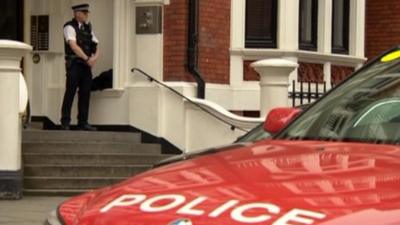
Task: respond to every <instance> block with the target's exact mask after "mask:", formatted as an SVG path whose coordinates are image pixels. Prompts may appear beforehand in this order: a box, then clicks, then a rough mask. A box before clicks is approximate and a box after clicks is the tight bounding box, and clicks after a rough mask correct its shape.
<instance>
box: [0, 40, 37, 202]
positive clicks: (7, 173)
mask: <svg viewBox="0 0 400 225" xmlns="http://www.w3.org/2000/svg"><path fill="white" fill-rule="evenodd" d="M31 50H32V47H31V46H29V45H27V44H24V43H20V42H16V41H9V40H0V106H1V107H0V198H19V197H20V195H21V190H20V188H21V183H20V182H21V180H22V179H21V177H19V175H21V174H22V173H21V123H20V118H19V74H20V72H21V64H20V62H21V58H22V57H23V56H25V55H26V53H27V52H28V51H31ZM10 177H11V178H10Z"/></svg>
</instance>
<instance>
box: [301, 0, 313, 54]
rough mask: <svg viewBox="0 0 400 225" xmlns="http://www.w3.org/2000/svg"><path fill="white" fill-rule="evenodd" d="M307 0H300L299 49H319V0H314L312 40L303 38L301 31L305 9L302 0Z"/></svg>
mask: <svg viewBox="0 0 400 225" xmlns="http://www.w3.org/2000/svg"><path fill="white" fill-rule="evenodd" d="M302 1H306V0H300V2H299V49H301V50H306V51H317V49H318V0H310V1H312V2H311V3H312V6H311V41H307V40H302V35H301V31H302V29H303V27H302V18H303V11H302V8H301V2H302Z"/></svg>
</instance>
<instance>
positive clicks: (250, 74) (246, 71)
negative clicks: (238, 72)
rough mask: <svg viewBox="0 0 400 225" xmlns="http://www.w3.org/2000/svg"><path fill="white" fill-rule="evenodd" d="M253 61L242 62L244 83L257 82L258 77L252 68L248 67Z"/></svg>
mask: <svg viewBox="0 0 400 225" xmlns="http://www.w3.org/2000/svg"><path fill="white" fill-rule="evenodd" d="M253 62H254V61H244V62H243V80H245V81H259V80H260V75H259V74H258V73H257V71H255V70H254V68H253V67H251V66H250V64H252V63H253Z"/></svg>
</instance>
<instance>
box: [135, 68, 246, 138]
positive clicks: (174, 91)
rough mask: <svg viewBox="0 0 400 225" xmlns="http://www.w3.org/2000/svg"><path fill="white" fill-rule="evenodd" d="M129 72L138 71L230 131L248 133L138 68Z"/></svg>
mask: <svg viewBox="0 0 400 225" xmlns="http://www.w3.org/2000/svg"><path fill="white" fill-rule="evenodd" d="M131 71H132V72H135V71H138V72H139V73H140V74H141V75H143V76H145V77H146V78H147V79H148V80H149V81H150V82H155V83H157V84H159V85H161V86H162V87H164V88H166V89H168V90H170V91H171V92H173V93H175V94H176V95H178V96H180V97H181V98H183V99H185V100H186V101H188V102H189V103H190V104H192V105H194V106H196V107H198V108H199V109H201V110H202V111H204V112H205V113H207V114H208V115H210V116H212V117H214V118H216V119H217V120H219V121H221V122H223V123H225V124H227V125H229V126H230V127H231V130H235V129H238V130H241V131H244V132H248V130H246V129H244V128H241V127H238V126H236V125H234V124H231V123H229V122H228V121H225V120H223V119H222V118H220V117H218V116H216V115H214V114H213V113H211V112H210V111H208V110H207V109H206V108H204V107H203V106H202V105H200V104H198V103H197V102H194V101H192V100H191V99H190V98H188V97H186V96H184V95H183V94H181V93H179V92H178V91H177V90H175V89H173V88H171V87H170V86H168V85H165V84H164V83H162V82H160V81H158V80H157V79H155V78H154V77H152V76H151V75H149V74H148V73H146V72H144V71H143V70H141V69H139V68H132V70H131Z"/></svg>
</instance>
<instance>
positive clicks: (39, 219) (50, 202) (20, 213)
mask: <svg viewBox="0 0 400 225" xmlns="http://www.w3.org/2000/svg"><path fill="white" fill-rule="evenodd" d="M66 199H68V198H65V197H33V196H26V197H24V198H23V199H22V200H15V201H6V200H0V224H1V225H43V222H44V221H45V219H46V217H47V215H48V214H49V213H50V211H52V210H54V209H56V208H57V206H58V204H60V203H61V202H63V201H64V200H66Z"/></svg>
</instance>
